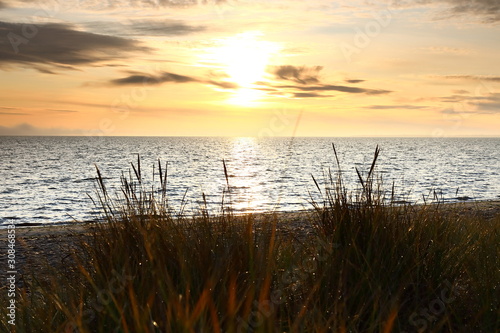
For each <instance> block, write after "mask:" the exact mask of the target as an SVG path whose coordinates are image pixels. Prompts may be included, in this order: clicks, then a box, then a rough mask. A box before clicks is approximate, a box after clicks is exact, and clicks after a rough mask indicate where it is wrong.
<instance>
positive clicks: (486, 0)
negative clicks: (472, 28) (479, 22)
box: [445, 0, 500, 22]
mask: <svg viewBox="0 0 500 333" xmlns="http://www.w3.org/2000/svg"><path fill="white" fill-rule="evenodd" d="M445 1H446V2H447V3H450V4H452V5H453V9H452V12H453V13H454V14H474V15H478V16H481V17H483V18H484V21H486V22H499V21H500V3H499V2H498V0H445Z"/></svg>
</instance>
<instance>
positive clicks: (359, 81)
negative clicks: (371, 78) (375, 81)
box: [345, 79, 366, 83]
mask: <svg viewBox="0 0 500 333" xmlns="http://www.w3.org/2000/svg"><path fill="white" fill-rule="evenodd" d="M365 81H366V80H357V79H352V80H345V82H347V83H361V82H365Z"/></svg>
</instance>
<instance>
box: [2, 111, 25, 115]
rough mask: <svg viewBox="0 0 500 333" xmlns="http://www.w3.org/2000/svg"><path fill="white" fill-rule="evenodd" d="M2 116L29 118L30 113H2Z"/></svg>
mask: <svg viewBox="0 0 500 333" xmlns="http://www.w3.org/2000/svg"><path fill="white" fill-rule="evenodd" d="M0 114H3V115H7V116H29V115H30V113H24V112H2V111H0Z"/></svg>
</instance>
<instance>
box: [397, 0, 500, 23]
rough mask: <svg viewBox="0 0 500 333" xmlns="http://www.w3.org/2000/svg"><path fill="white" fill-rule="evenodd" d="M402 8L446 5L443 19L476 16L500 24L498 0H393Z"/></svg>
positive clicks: (487, 21)
mask: <svg viewBox="0 0 500 333" xmlns="http://www.w3.org/2000/svg"><path fill="white" fill-rule="evenodd" d="M392 3H393V4H394V5H396V6H400V7H411V6H415V5H416V6H426V5H429V4H431V5H434V4H436V3H445V4H447V5H449V6H450V8H448V9H447V10H446V11H445V12H444V13H443V14H444V15H443V16H442V18H450V17H453V16H456V15H474V16H478V17H480V18H482V21H483V22H485V23H496V22H500V4H499V2H498V0H392Z"/></svg>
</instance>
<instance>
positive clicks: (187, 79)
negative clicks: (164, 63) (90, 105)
mask: <svg viewBox="0 0 500 333" xmlns="http://www.w3.org/2000/svg"><path fill="white" fill-rule="evenodd" d="M163 83H202V84H209V85H213V86H217V87H219V88H222V89H236V88H238V85H237V84H236V83H233V82H228V81H215V80H205V79H199V78H195V77H191V76H186V75H180V74H175V73H169V72H162V73H159V74H156V75H153V74H144V73H132V74H131V75H129V76H127V77H124V78H120V79H114V80H111V81H109V85H111V86H125V85H160V84H163Z"/></svg>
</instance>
